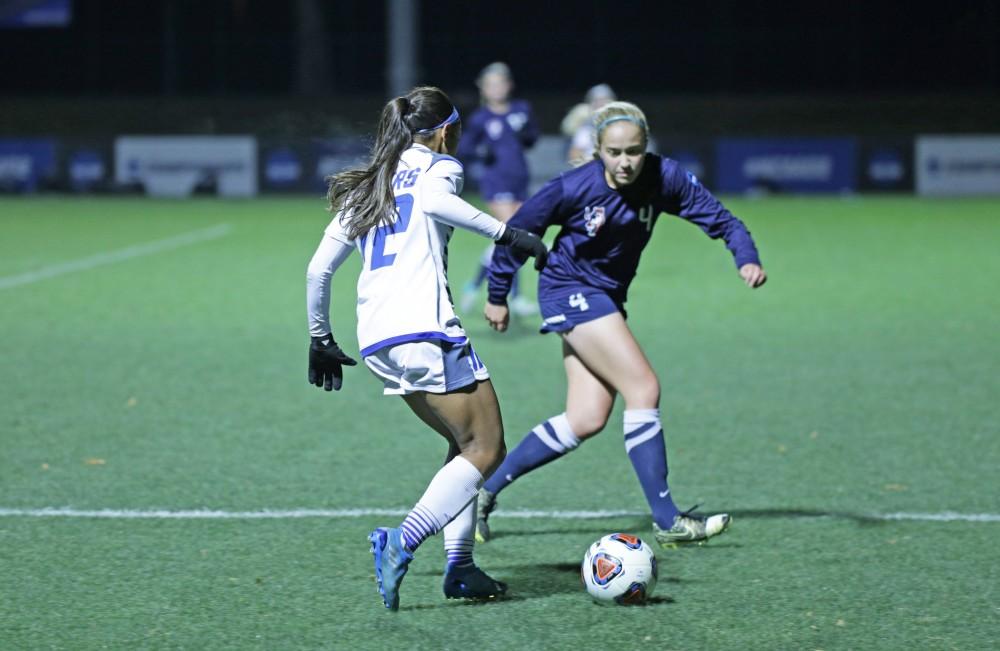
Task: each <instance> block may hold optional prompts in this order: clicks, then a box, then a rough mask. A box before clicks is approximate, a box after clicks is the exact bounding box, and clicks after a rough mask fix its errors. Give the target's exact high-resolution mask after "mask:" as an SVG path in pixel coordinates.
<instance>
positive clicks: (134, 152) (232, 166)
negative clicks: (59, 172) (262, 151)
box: [115, 136, 257, 197]
mask: <svg viewBox="0 0 1000 651" xmlns="http://www.w3.org/2000/svg"><path fill="white" fill-rule="evenodd" d="M115 182H116V183H119V184H126V185H128V184H135V183H139V184H141V185H142V186H143V187H144V188H145V190H146V193H147V194H149V195H151V196H157V197H187V196H190V195H191V194H192V193H193V192H194V191H195V190H196V189H198V190H209V191H215V192H218V194H220V195H221V196H225V197H252V196H254V195H256V194H257V139H256V138H254V137H253V136H121V137H119V138H117V139H116V140H115Z"/></svg>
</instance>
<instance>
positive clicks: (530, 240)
mask: <svg viewBox="0 0 1000 651" xmlns="http://www.w3.org/2000/svg"><path fill="white" fill-rule="evenodd" d="M497 244H500V245H502V246H509V247H510V248H512V249H514V250H515V251H517V252H518V253H520V254H522V255H528V256H533V257H534V258H535V269H536V270H537V271H541V270H542V269H544V268H545V262H546V261H547V260H548V257H549V250H548V249H547V248H545V242H543V241H542V238H540V237H538V236H537V235H535V234H534V233H532V232H531V231H526V230H524V229H521V228H515V227H513V226H511V225H510V224H507V228H505V229H504V231H503V235H501V236H500V239H499V240H497Z"/></svg>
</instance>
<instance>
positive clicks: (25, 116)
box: [0, 0, 1000, 140]
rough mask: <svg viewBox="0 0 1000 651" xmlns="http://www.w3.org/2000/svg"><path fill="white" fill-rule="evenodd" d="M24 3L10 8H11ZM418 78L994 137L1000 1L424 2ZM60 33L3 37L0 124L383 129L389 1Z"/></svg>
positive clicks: (68, 128)
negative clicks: (601, 87) (493, 67)
mask: <svg viewBox="0 0 1000 651" xmlns="http://www.w3.org/2000/svg"><path fill="white" fill-rule="evenodd" d="M20 1H23V0H2V1H0V7H2V6H3V5H4V4H5V3H6V4H7V5H10V3H16V2H20ZM416 7H417V14H418V19H417V23H418V25H419V30H418V32H419V38H418V41H419V45H418V48H417V50H418V56H417V59H418V61H417V65H416V68H417V71H418V72H417V79H416V81H417V82H418V83H431V84H434V85H438V86H441V87H442V88H444V89H445V90H446V91H447V92H449V93H450V94H451V96H452V98H453V99H454V100H455V101H456V103H457V104H458V105H459V106H460V108H461V109H462V110H469V109H471V108H473V107H474V106H475V105H476V103H477V101H478V98H477V94H476V89H475V86H474V79H475V77H476V74H477V72H478V71H479V70H480V69H481V68H482V67H483V66H484V65H485V64H487V63H489V62H491V61H494V60H503V61H506V62H508V63H509V64H510V66H511V67H512V69H513V71H514V75H515V79H516V83H517V89H516V93H517V94H518V95H520V96H522V97H524V98H526V99H529V100H530V101H531V102H532V103H533V105H534V107H535V111H536V114H537V116H538V118H539V120H540V122H541V125H542V128H543V130H545V131H546V132H549V133H554V132H556V131H557V130H558V126H559V121H560V120H561V118H562V116H563V115H564V114H565V112H566V110H567V108H568V107H569V106H571V105H572V104H573V103H575V102H579V101H580V100H581V99H582V96H583V94H584V92H585V91H586V89H587V88H588V87H590V86H591V85H593V84H596V83H599V82H607V83H610V84H611V85H612V86H613V87H614V88H615V90H616V91H618V94H619V96H620V97H621V98H623V99H628V100H631V101H635V102H637V103H639V104H640V105H641V106H642V107H643V108H644V109H645V110H646V113H647V115H648V116H649V117H650V120H651V124H652V125H653V126H654V130H655V131H656V132H657V134H659V135H661V136H663V137H669V138H671V139H673V140H677V139H680V138H683V137H686V136H695V137H715V136H720V135H749V136H754V135H763V136H766V135H771V134H781V135H788V136H794V135H809V136H823V135H852V136H870V135H878V136H888V137H910V136H912V135H914V134H917V133H957V132H995V131H1000V3H997V2H988V1H985V0H974V1H959V2H952V3H949V4H947V5H941V4H935V5H925V4H924V3H899V2H884V3H879V2H875V3H861V2H847V3H843V2H842V3H824V4H819V3H801V2H780V3H746V2H716V3H690V2H634V1H626V2H604V1H599V0H578V1H576V2H544V1H538V0H536V1H534V2H524V1H521V0H518V1H515V2H469V1H468V0H466V1H462V2H459V1H457V0H437V1H434V2H431V1H430V0H422V1H420V2H418V3H417V4H416ZM72 13H73V16H72V21H71V22H70V24H69V26H68V27H66V28H43V29H23V30H11V29H0V59H2V61H3V65H0V133H5V134H8V135H10V134H14V135H26V136H30V135H54V136H59V137H62V138H74V137H82V138H92V137H97V136H100V137H107V136H109V135H112V134H116V133H152V132H155V133H208V134H212V133H254V134H256V135H258V136H261V137H274V138H294V137H326V136H336V135H344V134H350V133H358V132H362V131H368V130H370V129H371V127H372V124H373V122H374V119H375V117H376V116H377V113H378V111H379V109H380V107H381V106H382V104H383V103H384V101H385V99H386V97H387V94H388V90H387V86H388V79H389V75H388V73H387V69H386V61H387V45H388V44H387V35H386V34H387V32H388V29H387V22H388V10H387V3H386V0H369V1H367V2H363V1H360V0H341V1H332V0H330V1H327V0H289V1H284V0H273V1H265V0H207V1H205V0H202V1H198V0H142V1H137V0H75V1H73V2H72Z"/></svg>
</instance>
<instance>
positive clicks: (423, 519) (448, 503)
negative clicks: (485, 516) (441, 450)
mask: <svg viewBox="0 0 1000 651" xmlns="http://www.w3.org/2000/svg"><path fill="white" fill-rule="evenodd" d="M482 485H483V475H482V473H480V472H479V470H478V469H477V468H476V467H475V466H474V465H472V462H470V461H468V460H467V459H465V458H464V457H455V458H454V459H452V460H451V461H449V462H448V463H446V464H445V465H444V467H443V468H441V470H438V471H437V474H436V475H434V479H432V480H431V483H430V484H428V486H427V490H425V491H424V494H423V495H422V496H421V497H420V500H419V501H418V502H417V503H416V505H415V506H414V507H413V510H412V511H410V513H409V514H408V515H407V516H406V519H405V520H403V524H402V525H400V527H401V528H402V529H403V540H404V541H405V542H406V548H407V549H409V550H410V551H411V552H412V551H414V550H415V549H416V548H417V547H419V546H420V543H422V542H423V541H424V540H426V539H427V538H428V537H430V536H433V535H434V534H436V533H437V532H438V531H441V529H443V528H444V526H445V525H446V524H448V523H449V522H451V521H452V519H454V518H455V517H456V516H457V515H458V514H459V513H461V512H462V510H463V509H465V507H466V506H468V504H469V502H471V501H472V500H473V498H475V497H476V494H477V493H478V492H479V487H480V486H482Z"/></svg>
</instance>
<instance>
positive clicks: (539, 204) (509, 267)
mask: <svg viewBox="0 0 1000 651" xmlns="http://www.w3.org/2000/svg"><path fill="white" fill-rule="evenodd" d="M562 185H563V184H562V177H561V176H557V177H556V178H554V179H552V180H551V181H549V182H548V183H546V184H545V185H543V186H542V188H541V189H540V190H539V191H538V192H537V193H535V194H534V196H532V197H530V198H529V199H528V200H527V201H525V202H524V204H523V205H522V206H521V208H520V209H519V210H518V211H517V212H516V213H514V216H513V217H511V218H510V221H509V222H507V223H508V224H509V225H510V226H514V227H516V228H523V229H525V230H528V231H531V232H532V233H534V234H535V235H538V236H539V237H542V236H543V235H545V229H546V228H548V227H549V226H550V225H551V224H554V223H556V222H557V221H559V219H560V213H561V207H562V203H563V187H562ZM527 259H528V257H527V256H526V255H521V254H518V253H515V252H514V251H512V250H511V249H510V247H507V246H499V245H498V246H497V247H496V249H495V250H494V251H493V259H492V261H491V262H490V269H489V279H490V284H489V301H490V303H493V304H494V305H504V304H505V303H506V302H507V294H509V293H510V286H511V282H513V279H514V274H515V273H517V270H518V269H520V268H521V265H523V264H524V263H525V261H526V260H527Z"/></svg>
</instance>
